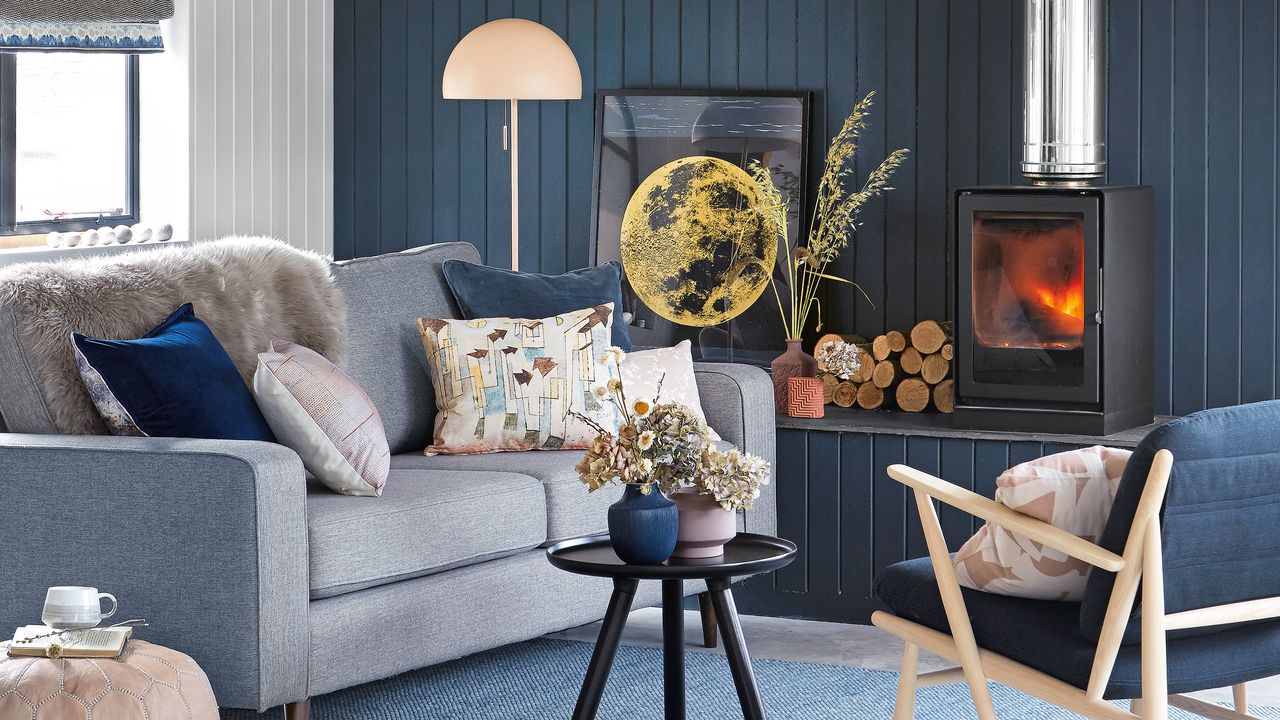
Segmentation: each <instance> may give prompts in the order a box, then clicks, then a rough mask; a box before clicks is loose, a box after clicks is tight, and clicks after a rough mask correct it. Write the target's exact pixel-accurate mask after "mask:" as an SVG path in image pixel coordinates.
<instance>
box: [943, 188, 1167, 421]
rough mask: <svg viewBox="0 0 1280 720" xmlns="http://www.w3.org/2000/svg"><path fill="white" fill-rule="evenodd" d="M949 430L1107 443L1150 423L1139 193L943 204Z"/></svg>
mask: <svg viewBox="0 0 1280 720" xmlns="http://www.w3.org/2000/svg"><path fill="white" fill-rule="evenodd" d="M954 217H955V226H954V228H953V233H954V235H953V240H954V242H953V243H952V248H953V265H952V267H953V268H954V269H955V281H956V282H955V284H954V285H953V287H954V289H955V308H956V318H955V324H954V333H955V355H954V359H953V361H952V362H953V366H952V370H953V372H954V378H955V392H956V403H955V424H956V425H957V426H958V427H963V428H973V429H986V430H1013V431H1026V432H1045V433H1067V434H1088V435H1109V434H1111V433H1114V432H1119V431H1121V430H1125V429H1129V428H1133V427H1138V426H1141V425H1146V424H1149V423H1151V422H1152V421H1153V413H1152V387H1153V378H1152V374H1153V364H1154V362H1153V361H1154V352H1153V343H1154V297H1155V291H1154V278H1153V277H1152V268H1153V265H1154V263H1153V257H1154V227H1155V202H1154V195H1153V193H1152V190H1151V188H1150V187H1146V186H1123V187H1104V186H1097V187H1065V186H1031V187H1027V186H1008V187H978V188H968V189H961V190H959V191H957V193H956V196H955V215H954Z"/></svg>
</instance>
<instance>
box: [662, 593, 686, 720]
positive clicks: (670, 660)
mask: <svg viewBox="0 0 1280 720" xmlns="http://www.w3.org/2000/svg"><path fill="white" fill-rule="evenodd" d="M662 669H663V673H662V674H663V692H662V697H663V705H664V707H665V710H666V712H665V717H666V720H684V717H685V716H684V582H683V581H682V580H663V581H662Z"/></svg>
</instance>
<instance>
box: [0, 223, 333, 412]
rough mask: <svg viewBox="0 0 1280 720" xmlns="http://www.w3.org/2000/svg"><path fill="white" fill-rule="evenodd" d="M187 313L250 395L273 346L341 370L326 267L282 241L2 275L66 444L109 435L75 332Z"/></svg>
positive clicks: (114, 330) (47, 265)
mask: <svg viewBox="0 0 1280 720" xmlns="http://www.w3.org/2000/svg"><path fill="white" fill-rule="evenodd" d="M185 302H190V303H192V304H193V305H194V307H195V312H196V317H198V318H200V319H201V320H203V321H204V322H205V323H206V324H208V325H209V328H210V329H212V330H213V334H214V335H216V336H217V338H218V340H219V341H220V342H221V343H222V346H223V347H225V348H226V349H227V352H228V353H229V354H230V355H231V359H232V360H233V361H235V364H236V368H237V369H238V370H239V371H240V375H241V377H243V378H244V380H245V382H246V383H248V382H250V381H251V379H252V377H253V372H254V369H255V367H256V366H257V354H258V353H259V352H263V351H265V350H267V349H268V346H269V343H270V341H271V339H272V338H281V339H284V340H290V341H292V342H295V343H298V344H300V345H304V346H306V347H309V348H311V349H313V350H315V351H316V352H318V353H320V354H322V355H324V356H325V357H328V358H329V359H330V360H332V361H334V362H335V363H339V364H341V363H342V361H343V360H344V353H345V345H344V338H345V336H346V307H345V303H344V302H343V299H342V293H341V292H340V291H339V290H338V288H337V287H336V286H335V285H334V282H333V278H332V277H330V275H329V262H328V260H327V259H325V258H324V257H321V256H319V255H316V254H314V253H309V252H305V251H302V250H298V249H296V248H294V247H292V246H290V245H287V244H285V243H283V242H280V241H278V240H272V239H269V238H252V237H236V238H227V239H224V240H214V241H208V242H201V243H195V244H189V245H178V246H171V247H165V248H159V249H156V250H151V251H147V252H135V253H127V254H123V255H116V256H111V257H98V258H89V259H84V260H61V261H57V262H42V263H24V264H21V265H14V266H11V267H9V268H6V269H4V270H3V271H0V305H4V306H8V307H9V308H11V309H12V311H13V314H14V319H15V321H16V325H17V330H18V334H19V336H20V342H21V345H22V346H23V348H22V351H23V352H24V353H25V355H26V356H27V359H28V361H29V364H30V366H31V367H32V368H33V370H34V371H35V373H36V376H37V379H38V382H39V383H40V386H41V387H40V390H41V393H42V395H43V396H44V399H45V403H46V405H47V406H48V407H49V410H50V413H51V415H52V417H53V421H54V424H55V425H56V426H57V431H58V432H60V433H64V434H103V433H106V432H107V430H106V426H105V425H104V424H103V422H102V419H101V417H99V415H98V412H97V410H96V409H95V408H94V405H93V401H92V400H90V399H89V394H88V393H87V392H86V391H85V388H84V384H83V382H81V380H80V374H79V372H78V371H77V370H76V364H75V355H74V352H73V351H72V345H71V333H72V331H75V332H80V333H83V334H85V335H90V336H92V337H98V338H110V339H122V340H123V339H133V338H138V337H141V336H142V335H144V334H146V332H147V331H148V330H150V329H151V328H153V327H155V326H156V325H157V324H159V323H160V321H161V320H164V319H165V317H167V316H168V315H169V314H170V313H172V312H173V311H174V309H176V308H177V307H178V306H179V305H181V304H183V303H185ZM191 381H192V382H195V383H198V382H200V381H201V379H200V378H191Z"/></svg>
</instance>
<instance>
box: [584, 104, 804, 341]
mask: <svg viewBox="0 0 1280 720" xmlns="http://www.w3.org/2000/svg"><path fill="white" fill-rule="evenodd" d="M628 99H638V100H639V103H636V101H635V100H628ZM768 101H778V103H768ZM620 103H621V104H622V105H626V106H628V107H630V106H631V105H637V104H638V105H640V106H641V107H643V108H644V109H645V110H646V111H647V114H646V115H645V116H638V115H637V116H636V117H654V118H656V119H658V120H663V121H666V120H671V121H673V122H674V123H675V124H668V125H663V126H662V128H660V129H656V130H655V134H654V135H651V136H645V135H644V134H643V131H644V130H646V128H645V127H644V126H642V125H639V124H638V123H635V122H634V119H635V118H633V124H632V125H631V126H630V127H629V131H630V132H631V133H632V134H630V135H624V136H625V137H626V139H627V141H628V142H629V144H630V145H631V147H630V148H627V149H625V153H624V151H623V149H620V148H619V147H618V146H619V143H618V142H617V141H616V138H615V137H612V136H610V135H609V134H608V131H607V127H606V126H607V125H608V124H609V122H610V121H611V120H616V117H613V116H611V115H610V113H615V115H616V113H618V112H619V111H618V110H617V107H618V106H619V104H620ZM811 104H812V93H810V92H807V91H795V92H774V91H755V90H716V89H698V90H683V89H681V90H671V89H660V88H659V89H654V88H646V89H630V88H625V89H623V88H619V89H604V90H598V91H596V97H595V155H594V162H593V167H592V182H591V196H592V201H591V262H592V264H593V265H598V264H601V263H604V262H608V261H610V260H615V259H620V257H621V255H620V248H619V245H620V232H619V228H620V220H619V222H617V223H615V222H613V218H615V217H616V218H619V219H620V218H621V215H622V212H623V210H624V209H625V208H626V204H627V202H628V201H629V200H630V197H631V194H632V193H634V191H635V189H636V187H637V186H638V185H639V184H640V182H641V181H643V180H644V179H645V177H647V176H648V174H649V173H651V172H652V171H653V170H654V169H656V168H658V167H661V166H662V165H664V164H666V163H667V162H670V161H673V160H676V159H679V158H681V157H688V156H691V155H710V156H714V157H719V158H721V159H726V160H728V161H730V162H732V163H733V164H735V165H737V166H739V167H742V168H743V169H744V170H745V169H746V167H745V166H746V164H747V163H748V162H749V161H750V160H752V159H761V158H762V157H768V158H769V166H770V167H774V168H778V169H779V170H780V174H775V177H774V181H775V183H777V184H778V185H779V187H783V185H784V182H785V184H786V185H787V186H788V191H789V192H790V193H792V212H793V217H792V220H791V227H790V228H789V234H788V237H789V238H791V239H792V241H793V242H794V241H795V238H797V237H798V236H799V233H800V229H801V228H802V227H803V226H804V223H803V219H804V218H805V217H806V215H805V213H806V212H807V202H808V197H807V195H808V192H809V178H808V170H809V169H808V159H809V158H808V156H809V142H810V138H809V111H810V106H811ZM713 105H714V106H717V107H721V108H723V107H734V108H740V107H748V108H750V107H757V108H759V112H760V113H762V114H763V113H768V112H774V113H783V115H782V116H779V117H780V118H781V117H785V119H786V124H787V125H788V126H791V125H795V126H798V135H799V138H798V141H794V142H791V141H788V144H787V147H786V148H785V149H779V148H778V147H776V144H775V146H774V147H773V149H770V150H764V151H758V152H757V151H755V150H753V149H752V148H751V147H750V146H749V145H750V143H751V142H753V141H752V140H749V139H747V140H743V141H742V142H743V148H742V149H741V150H739V151H733V152H730V151H728V150H726V149H725V148H724V147H716V146H715V145H716V143H708V144H709V145H711V147H709V148H707V149H703V148H700V147H695V140H694V139H693V133H694V129H695V126H696V125H697V120H699V119H701V118H702V117H703V115H702V113H703V112H704V111H705V110H706V109H707V108H710V107H712V106H713ZM791 106H793V107H791ZM699 108H701V109H699ZM695 110H696V111H697V113H698V114H693V113H694V112H695ZM664 111H665V112H668V113H669V115H662V113H663V112H664ZM748 112H750V111H749V110H748ZM691 117H692V118H694V120H693V122H688V119H689V118H691ZM684 123H687V128H688V132H689V133H690V141H689V142H688V143H676V142H674V141H673V138H677V137H680V134H679V133H680V132H684V129H685V127H686V125H685V124H684ZM743 127H746V125H743ZM621 129H622V131H623V132H624V133H625V132H627V131H628V127H627V126H625V125H624V126H622V128H621ZM672 130H675V131H679V132H671V131H672ZM614 132H617V126H615V131H614ZM659 133H661V134H659ZM646 140H648V141H649V142H647V143H646ZM609 153H612V154H609ZM625 154H629V156H630V160H629V165H628V169H629V172H628V173H627V176H626V177H619V173H617V172H616V171H617V168H616V167H610V168H609V169H608V170H607V171H606V169H605V165H606V163H609V164H611V165H616V164H617V163H613V162H611V160H610V158H614V159H616V157H615V156H625ZM605 177H608V178H610V179H611V181H612V183H613V184H612V185H609V183H608V182H606V181H605ZM788 177H789V182H788V181H786V180H784V178H788ZM602 218H606V219H608V220H609V222H605V223H603V224H604V227H602ZM779 257H780V258H781V257H782V256H781V251H780V256H779ZM774 277H775V279H776V280H778V281H780V282H782V283H783V284H784V285H785V275H784V274H783V272H782V270H781V267H775V269H774ZM783 290H785V288H783ZM784 298H785V295H784ZM623 305H624V307H623V308H622V311H621V312H620V313H619V314H618V315H617V320H616V321H617V322H628V323H629V328H628V329H629V331H630V334H631V338H632V342H633V343H634V344H635V345H636V346H638V347H668V346H671V345H674V344H676V343H678V342H680V341H681V340H685V339H688V340H690V341H691V342H692V346H693V347H692V350H693V357H694V359H695V360H714V361H728V362H744V363H749V364H753V365H761V366H767V365H768V363H769V361H770V360H771V359H772V358H774V357H776V356H777V355H778V353H779V352H781V350H782V349H783V340H784V339H785V333H784V331H783V327H782V321H781V319H780V318H779V316H778V310H777V307H776V301H775V299H774V296H773V292H772V291H770V290H766V291H765V293H764V294H763V295H761V296H760V298H759V299H757V300H756V302H755V303H754V304H753V305H752V306H751V307H750V308H748V310H747V311H746V312H744V313H743V314H742V315H740V316H739V317H738V318H735V319H734V320H731V321H729V322H727V323H723V324H721V325H716V326H712V327H709V328H696V327H686V326H681V325H677V324H676V323H673V322H671V321H669V320H667V319H665V318H662V317H660V316H659V315H658V314H656V313H654V312H653V311H652V310H649V309H648V308H647V307H646V306H645V305H644V303H643V302H642V301H641V300H640V299H639V298H638V297H637V296H636V295H635V294H634V293H633V292H631V289H630V285H629V284H628V283H627V281H626V278H625V273H624V279H623Z"/></svg>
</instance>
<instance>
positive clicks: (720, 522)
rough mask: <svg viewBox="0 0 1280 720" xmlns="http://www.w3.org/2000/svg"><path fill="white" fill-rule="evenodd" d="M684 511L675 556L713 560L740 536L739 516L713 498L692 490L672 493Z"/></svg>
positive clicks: (675, 501)
mask: <svg viewBox="0 0 1280 720" xmlns="http://www.w3.org/2000/svg"><path fill="white" fill-rule="evenodd" d="M671 501H672V502H674V503H675V504H676V510H678V511H679V512H680V529H679V531H678V532H677V533H676V549H675V551H674V552H672V553H671V557H678V558H710V557H719V556H721V555H723V554H724V544H725V543H727V542H729V541H730V540H732V539H733V538H734V537H735V536H736V535H737V534H738V514H737V513H735V512H733V511H732V510H725V509H724V508H722V507H720V503H718V502H716V501H715V499H714V498H712V497H711V496H710V495H703V494H702V493H699V492H698V491H696V490H694V489H692V488H684V489H682V490H679V491H677V492H674V493H672V494H671Z"/></svg>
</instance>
